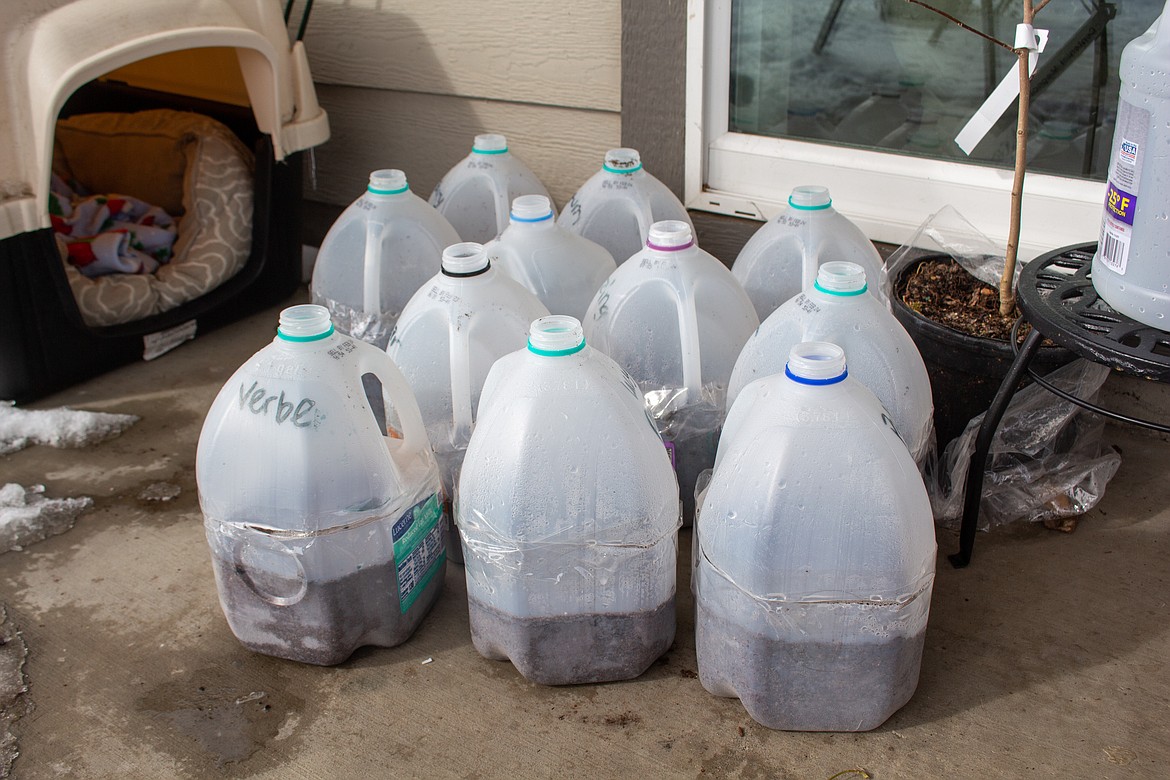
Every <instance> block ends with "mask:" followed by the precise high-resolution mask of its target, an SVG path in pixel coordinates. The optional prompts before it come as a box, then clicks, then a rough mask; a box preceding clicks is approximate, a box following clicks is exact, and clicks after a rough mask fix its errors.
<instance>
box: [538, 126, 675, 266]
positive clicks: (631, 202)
mask: <svg viewBox="0 0 1170 780" xmlns="http://www.w3.org/2000/svg"><path fill="white" fill-rule="evenodd" d="M672 219H675V220H680V221H682V222H686V223H687V225H688V226H690V228H691V232H692V233H693V232H694V230H695V227H694V225H692V224H691V218H690V216H689V215H688V214H687V210H686V207H684V206H683V204H682V202H681V201H679V199H678V198H676V197H675V196H674V193H673V192H671V191H670V189H669V188H668V187H667V186H666V185H665V184H663V183H662V182H660V181H659V180H658V179H656V178H654V176H652V175H651V174H650V173H649V172H648V171H646V170H645V169H644V168H643V167H642V156H641V155H640V154H639V153H638V151H637V150H636V149H610V150H609V151H608V152H606V153H605V163H604V164H603V165H602V167H601V170H600V171H598V172H597V173H595V174H593V175H592V176H591V177H589V180H588V181H586V182H585V183H584V184H582V185H581V187H580V189H578V190H577V193H576V194H575V195H573V199H572V200H570V201H569V205H567V206H565V209H564V211H562V212H561V215H560V217H558V218H557V221H558V222H559V223H560V224H561V225H563V226H564V227H566V228H568V229H569V230H571V231H573V232H574V233H577V234H578V235H582V236H584V237H585V238H587V239H589V240H590V241H593V242H595V243H598V244H601V245H602V246H603V247H605V248H606V250H607V251H608V252H609V253H610V254H611V255H612V256H613V259H614V261H615V262H616V263H617V264H618V265H621V264H622V263H624V262H626V260H628V259H630V257H632V256H633V255H635V254H637V253H638V252H640V251H642V247H644V246H645V245H646V239H648V238H649V237H650V226H651V225H653V224H654V223H655V222H662V221H664V220H672Z"/></svg>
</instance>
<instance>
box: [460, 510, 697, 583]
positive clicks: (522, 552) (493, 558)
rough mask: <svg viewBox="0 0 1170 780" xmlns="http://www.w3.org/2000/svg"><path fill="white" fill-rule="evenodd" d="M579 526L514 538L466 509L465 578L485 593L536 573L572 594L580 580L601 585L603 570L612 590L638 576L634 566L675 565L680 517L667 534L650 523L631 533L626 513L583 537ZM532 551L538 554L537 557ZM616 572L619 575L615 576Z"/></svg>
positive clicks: (482, 514) (462, 522)
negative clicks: (606, 574) (614, 522)
mask: <svg viewBox="0 0 1170 780" xmlns="http://www.w3.org/2000/svg"><path fill="white" fill-rule="evenodd" d="M582 525H583V524H582V523H575V524H573V525H571V526H566V527H564V528H561V529H560V531H559V532H555V533H551V534H549V535H547V536H537V537H530V538H527V539H517V538H515V535H514V534H510V533H505V532H503V531H501V530H500V529H498V528H496V526H495V525H494V524H493V522H492V518H491V517H489V516H488V514H486V513H485V512H483V511H480V510H478V509H476V510H473V511H471V512H470V513H469V514H464V515H463V516H462V517H461V519H460V526H459V535H460V537H461V538H462V540H463V545H464V547H465V549H466V550H467V555H466V556H465V564H464V565H465V569H466V573H467V578H468V580H469V581H471V582H475V583H477V584H478V585H479V586H480V587H481V588H482V589H483V590H484V591H485V592H493V591H494V590H496V589H497V587H498V585H499V583H501V582H504V581H507V580H509V579H520V578H526V577H529V576H537V577H538V578H539V579H542V580H546V581H552V582H554V583H555V584H556V585H557V586H562V585H563V587H564V589H565V592H566V593H570V592H572V591H573V590H574V589H575V588H579V587H580V586H581V585H585V586H587V588H588V589H589V590H591V591H593V590H597V589H599V587H600V586H599V584H598V583H599V581H600V580H601V579H602V578H601V577H599V576H598V575H601V574H604V573H609V574H610V575H614V576H610V577H608V578H605V579H607V580H608V584H609V587H611V588H615V589H616V588H619V587H621V585H622V580H623V579H629V580H630V581H638V580H639V577H638V576H637V572H638V571H645V572H649V573H653V572H657V571H665V570H672V569H673V568H674V565H675V563H674V562H675V561H676V560H677V558H678V530H679V528H680V527H681V526H682V518H681V516H680V517H679V518H678V520H677V521H676V522H675V523H674V525H672V526H671V527H670V528H669V529H668V530H667V531H666V532H665V533H657V534H656V533H654V530H655V529H654V527H653V524H652V523H645V524H643V526H642V528H641V532H640V533H639V532H634V533H632V532H631V527H630V523H629V522H628V518H625V517H623V518H621V519H620V522H618V523H617V524H616V525H615V526H614V527H613V528H610V529H607V528H595V529H594V530H593V533H592V534H590V538H589V539H587V540H585V541H584V542H583V541H582V540H581V526H582ZM584 525H585V526H588V525H590V523H588V522H586V523H584ZM607 531H612V533H607ZM530 556H536V560H535V562H533V560H532V558H530ZM558 561H559V563H558ZM619 573H621V574H622V578H619V577H617V576H616V575H617V574H619Z"/></svg>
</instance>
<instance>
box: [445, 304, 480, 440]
mask: <svg viewBox="0 0 1170 780" xmlns="http://www.w3.org/2000/svg"><path fill="white" fill-rule="evenodd" d="M470 331H471V318H470V317H467V316H465V315H456V316H455V318H454V319H452V320H450V321H448V323H447V345H448V346H447V350H448V358H449V360H450V368H451V416H452V420H451V422H452V429H451V444H453V445H454V446H455V447H457V448H458V447H466V446H467V442H468V440H470V439H471V428H472V425H474V419H473V412H472V409H471V335H470Z"/></svg>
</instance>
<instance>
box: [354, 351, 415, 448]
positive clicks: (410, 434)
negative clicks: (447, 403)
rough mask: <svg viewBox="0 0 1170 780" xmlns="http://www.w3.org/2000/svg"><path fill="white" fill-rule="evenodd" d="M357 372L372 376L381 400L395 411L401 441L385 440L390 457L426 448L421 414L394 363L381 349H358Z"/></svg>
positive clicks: (412, 392) (404, 378)
mask: <svg viewBox="0 0 1170 780" xmlns="http://www.w3.org/2000/svg"><path fill="white" fill-rule="evenodd" d="M357 366H358V371H359V372H361V373H362V374H373V375H374V376H376V377H378V381H380V382H381V383H382V396H383V398H386V397H389V399H390V400H391V401H392V403H391V404H389V405H390V406H392V407H393V408H394V409H395V411H397V412H398V422H399V423H400V424H401V425H402V439H401V441H398V440H395V439H394V438H393V437H386V447H387V448H388V449H389V450H390V452H391V454H392V455H396V456H398V457H406V456H410V455H414V454H416V453H418V452H419V451H420V450H422V449H423V448H424V447H426V446H429V442H428V440H427V429H426V426H425V425H423V420H422V412H420V411H419V408H418V401H416V400H415V398H414V391H413V390H411V389H410V384H409V383H408V382H407V381H406V377H405V376H403V374H402V370H401V369H400V368H398V366H397V365H395V364H394V361H393V360H391V359H390V356H389V355H387V354H386V353H385V352H383V351H382V350H380V349H378V348H377V347H371V348H370V349H363V350H361V354H360V355H359V356H358V361H357Z"/></svg>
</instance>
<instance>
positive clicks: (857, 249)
mask: <svg viewBox="0 0 1170 780" xmlns="http://www.w3.org/2000/svg"><path fill="white" fill-rule="evenodd" d="M829 260H848V261H849V262H852V263H857V264H858V265H860V266H861V267H862V268H864V269H865V276H866V280H867V282H868V283H869V289H870V290H871V291H872V292H873V294H874V295H877V296H878V299H879V300H881V302H882V303H883V304H885V303H886V298H885V293H883V292H882V291H881V279H880V277H879V271H880V270H881V267H882V257H881V255H880V254H878V251H877V248H875V247H874V245H873V243H872V242H871V241H870V240H869V239H868V238H866V237H865V234H864V233H862V232H861V230H860V229H859V228H858V227H857V226H856V225H854V224H853V223H852V222H850V221H849V218H848V217H846V216H845V215H843V214H841V213H840V212H838V211H837V210H836V209H834V208H833V201H832V199H831V198H830V197H829V190H828V189H827V188H825V187H818V186H813V185H807V186H802V187H797V188H795V189H794V190H793V191H792V194H791V195H790V196H789V197H788V208H786V209H785V210H784V211H781V212H780V213H779V214H777V215H776V216H775V217H773V218H772V219H771V220H769V221H768V222H766V223H764V225H763V226H762V227H760V229H759V230H757V231H756V232H755V233H754V234H753V235H752V237H751V238H750V239H748V242H747V243H746V244H744V246H743V249H741V250H740V252H739V256H738V257H736V258H735V263H733V264H732V266H731V272H732V273H733V274H735V278H736V279H738V280H739V283H740V284H742V285H743V289H744V290H745V291H746V292H747V294H748V297H749V298H751V299H752V305H753V306H755V307H756V314H757V315H758V316H759V318H760V319H761V320H764V319H766V318H767V317H768V315H769V314H771V313H772V312H774V311H775V310H776V309H777V308H779V307H780V304H782V303H784V302H785V301H787V300H788V299H790V298H792V297H793V296H795V295H797V294H799V293H800V291H801V290H804V289H806V288H808V287H811V286H812V284H813V282H814V281H816V278H817V268H819V267H820V265H821V263H824V262H827V261H829Z"/></svg>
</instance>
